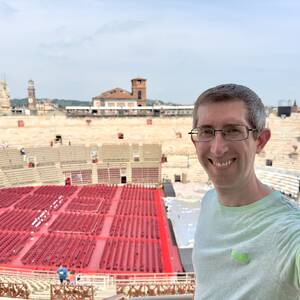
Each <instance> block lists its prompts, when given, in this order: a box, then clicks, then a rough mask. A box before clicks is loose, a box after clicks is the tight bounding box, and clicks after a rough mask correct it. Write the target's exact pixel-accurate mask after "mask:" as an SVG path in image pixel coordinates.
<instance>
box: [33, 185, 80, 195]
mask: <svg viewBox="0 0 300 300" xmlns="http://www.w3.org/2000/svg"><path fill="white" fill-rule="evenodd" d="M76 191H77V187H76V186H71V185H70V186H63V185H44V186H40V187H39V188H38V189H37V190H35V191H34V194H35V195H36V194H43V195H53V196H60V195H62V196H65V197H67V196H71V195H73V193H75V192H76Z"/></svg>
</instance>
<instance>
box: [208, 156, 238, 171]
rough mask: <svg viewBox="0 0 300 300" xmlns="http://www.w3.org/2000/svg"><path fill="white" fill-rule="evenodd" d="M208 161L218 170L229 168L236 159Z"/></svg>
mask: <svg viewBox="0 0 300 300" xmlns="http://www.w3.org/2000/svg"><path fill="white" fill-rule="evenodd" d="M208 160H209V161H210V163H211V164H212V165H214V166H215V167H216V168H218V169H224V168H227V167H228V166H230V165H231V164H232V163H233V162H234V161H235V160H236V159H235V158H232V159H228V160H226V161H216V160H212V159H210V158H209V159H208Z"/></svg>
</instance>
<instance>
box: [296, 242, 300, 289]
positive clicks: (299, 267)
mask: <svg viewBox="0 0 300 300" xmlns="http://www.w3.org/2000/svg"><path fill="white" fill-rule="evenodd" d="M295 264H296V276H297V281H298V286H300V245H299V247H298V250H297V253H296V263H295Z"/></svg>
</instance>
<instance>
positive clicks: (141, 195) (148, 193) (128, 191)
mask: <svg viewBox="0 0 300 300" xmlns="http://www.w3.org/2000/svg"><path fill="white" fill-rule="evenodd" d="M155 192H156V191H155V190H154V189H151V188H144V187H127V186H125V187H123V189H122V193H121V197H120V198H121V199H122V200H124V201H125V200H140V201H153V202H154V201H155Z"/></svg>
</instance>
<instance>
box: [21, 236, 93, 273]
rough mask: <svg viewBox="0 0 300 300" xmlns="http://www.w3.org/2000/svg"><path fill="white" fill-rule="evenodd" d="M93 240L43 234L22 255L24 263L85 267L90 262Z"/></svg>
mask: <svg viewBox="0 0 300 300" xmlns="http://www.w3.org/2000/svg"><path fill="white" fill-rule="evenodd" d="M95 245H96V242H95V240H91V239H87V238H85V237H78V236H76V237H73V236H70V235H54V234H51V235H47V236H46V235H43V236H41V237H40V238H39V240H38V241H37V242H36V243H35V244H34V245H33V246H32V247H31V248H30V250H29V251H28V252H27V253H26V254H25V255H24V256H23V257H22V259H21V260H22V262H23V264H24V265H34V266H49V267H56V266H58V265H59V264H61V263H64V264H66V265H67V267H68V268H86V267H87V266H88V264H89V262H90V259H91V256H92V253H93V250H94V248H95Z"/></svg>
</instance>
